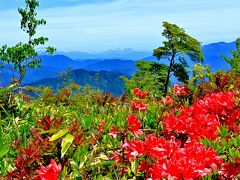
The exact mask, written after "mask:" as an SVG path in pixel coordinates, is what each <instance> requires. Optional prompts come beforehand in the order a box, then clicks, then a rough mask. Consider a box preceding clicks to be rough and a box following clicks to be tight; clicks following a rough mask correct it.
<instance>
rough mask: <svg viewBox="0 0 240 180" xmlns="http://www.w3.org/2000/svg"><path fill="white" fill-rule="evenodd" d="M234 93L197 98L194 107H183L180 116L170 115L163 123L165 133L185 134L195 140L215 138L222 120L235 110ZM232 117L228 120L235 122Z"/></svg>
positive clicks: (221, 93) (213, 94)
mask: <svg viewBox="0 0 240 180" xmlns="http://www.w3.org/2000/svg"><path fill="white" fill-rule="evenodd" d="M234 95H235V93H231V92H230V93H223V92H220V93H212V94H210V95H206V96H205V97H204V99H202V100H197V101H196V102H195V103H194V104H193V106H192V107H190V108H189V107H185V108H183V109H182V110H181V112H180V115H179V116H175V115H174V114H171V115H169V116H168V117H166V118H165V121H164V123H163V126H164V130H165V133H167V134H169V132H170V133H176V134H178V135H179V134H185V135H188V136H189V137H190V138H191V139H195V140H198V139H199V138H205V137H206V138H208V139H215V138H216V137H217V133H218V131H217V128H218V127H220V124H221V123H220V120H221V119H222V118H223V117H227V115H229V113H231V112H232V110H233V105H234V98H233V97H234ZM230 117H231V115H230ZM231 118H233V117H231ZM231 118H230V119H228V120H227V122H228V121H229V122H233V121H234V120H232V119H231Z"/></svg>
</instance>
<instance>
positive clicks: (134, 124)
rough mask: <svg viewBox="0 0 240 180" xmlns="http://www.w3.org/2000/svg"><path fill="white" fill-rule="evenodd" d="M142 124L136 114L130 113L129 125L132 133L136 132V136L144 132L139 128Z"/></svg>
mask: <svg viewBox="0 0 240 180" xmlns="http://www.w3.org/2000/svg"><path fill="white" fill-rule="evenodd" d="M140 126H141V123H140V122H139V121H138V120H137V117H136V116H134V115H128V123H127V127H128V129H129V130H130V131H131V132H132V133H134V135H135V136H138V135H139V134H143V132H142V131H141V130H139V128H140Z"/></svg>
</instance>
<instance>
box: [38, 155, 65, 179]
mask: <svg viewBox="0 0 240 180" xmlns="http://www.w3.org/2000/svg"><path fill="white" fill-rule="evenodd" d="M61 169H62V166H61V164H59V165H57V163H56V162H55V161H54V160H53V159H52V160H51V164H49V165H48V166H46V167H44V166H43V165H42V164H40V170H37V173H38V175H39V176H40V178H41V180H58V176H59V173H60V172H61Z"/></svg>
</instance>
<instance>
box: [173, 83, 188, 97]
mask: <svg viewBox="0 0 240 180" xmlns="http://www.w3.org/2000/svg"><path fill="white" fill-rule="evenodd" d="M173 94H175V95H176V96H182V95H185V94H187V93H186V91H185V87H184V86H179V85H178V84H174V86H173Z"/></svg>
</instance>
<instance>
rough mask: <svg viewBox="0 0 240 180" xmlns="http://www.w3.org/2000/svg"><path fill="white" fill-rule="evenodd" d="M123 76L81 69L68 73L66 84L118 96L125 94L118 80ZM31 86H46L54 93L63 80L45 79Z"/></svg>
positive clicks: (121, 81) (122, 82)
mask: <svg viewBox="0 0 240 180" xmlns="http://www.w3.org/2000/svg"><path fill="white" fill-rule="evenodd" d="M122 75H124V74H121V73H116V72H107V71H100V72H96V71H86V70H83V69H77V70H73V71H71V72H70V73H68V82H65V83H68V84H69V83H71V82H74V83H76V84H79V85H81V86H86V85H89V86H90V87H91V88H93V89H99V90H102V91H103V92H111V93H112V94H113V95H114V96H120V95H121V94H123V93H124V92H125V86H124V81H123V80H122V79H121V78H120V76H122ZM26 85H31V86H42V85H44V86H48V87H51V88H52V89H54V90H55V91H57V90H59V89H61V88H62V86H63V80H62V79H61V78H60V77H57V78H45V79H42V80H39V81H36V82H33V83H30V84H26Z"/></svg>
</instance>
